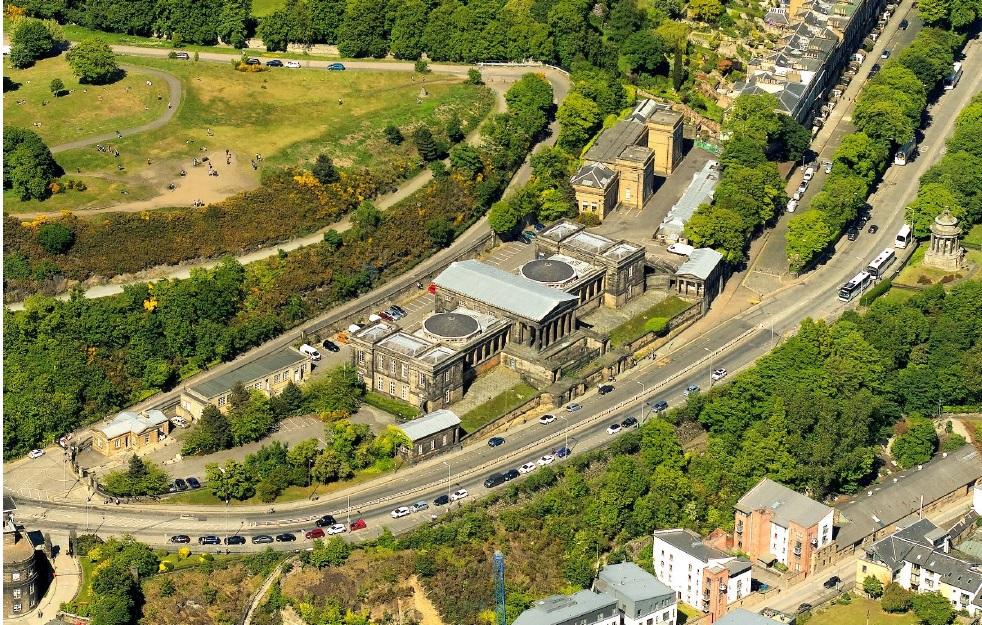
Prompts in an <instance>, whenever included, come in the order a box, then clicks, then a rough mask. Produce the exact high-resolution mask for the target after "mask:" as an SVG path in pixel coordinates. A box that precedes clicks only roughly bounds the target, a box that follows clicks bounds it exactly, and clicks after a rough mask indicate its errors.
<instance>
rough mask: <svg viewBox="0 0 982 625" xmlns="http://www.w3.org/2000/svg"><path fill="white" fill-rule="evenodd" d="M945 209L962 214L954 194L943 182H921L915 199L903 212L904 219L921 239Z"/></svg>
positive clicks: (956, 214)
mask: <svg viewBox="0 0 982 625" xmlns="http://www.w3.org/2000/svg"><path fill="white" fill-rule="evenodd" d="M946 210H947V211H950V212H951V214H952V215H954V216H955V217H961V216H962V215H963V214H964V211H963V210H962V207H961V206H960V205H959V204H958V200H956V199H955V196H954V194H953V193H952V192H951V191H949V190H948V188H947V187H945V186H944V185H943V184H940V183H937V182H932V183H928V184H921V186H920V188H919V189H918V190H917V199H915V200H914V201H913V202H911V203H910V205H909V206H907V210H906V211H905V212H904V221H905V222H906V223H908V224H910V227H911V229H912V230H913V231H914V236H915V237H918V238H921V239H923V238H925V237H927V236H929V235H930V234H931V224H933V223H934V218H935V217H937V216H938V215H940V214H941V213H943V212H944V211H946Z"/></svg>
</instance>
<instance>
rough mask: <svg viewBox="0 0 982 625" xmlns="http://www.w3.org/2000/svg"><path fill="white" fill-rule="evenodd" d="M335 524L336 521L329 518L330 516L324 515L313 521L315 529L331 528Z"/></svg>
mask: <svg viewBox="0 0 982 625" xmlns="http://www.w3.org/2000/svg"><path fill="white" fill-rule="evenodd" d="M335 523H337V521H335V520H334V517H333V516H331V515H330V514H325V515H324V516H322V517H321V518H319V519H317V520H316V521H314V525H316V526H317V527H331V526H332V525H334V524H335Z"/></svg>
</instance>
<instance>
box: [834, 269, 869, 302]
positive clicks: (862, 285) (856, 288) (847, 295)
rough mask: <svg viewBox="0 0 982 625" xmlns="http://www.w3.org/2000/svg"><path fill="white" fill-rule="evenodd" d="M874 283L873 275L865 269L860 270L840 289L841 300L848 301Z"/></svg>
mask: <svg viewBox="0 0 982 625" xmlns="http://www.w3.org/2000/svg"><path fill="white" fill-rule="evenodd" d="M872 283H873V276H871V275H869V273H867V272H865V271H860V272H859V273H857V274H856V275H855V276H854V277H853V279H852V280H850V281H849V282H846V283H845V284H843V285H842V287H841V288H840V289H839V300H840V301H843V302H848V301H849V300H851V299H852V298H854V297H856V296H857V295H859V294H861V293H862V292H863V291H865V290H866V289H867V288H869V285H870V284H872Z"/></svg>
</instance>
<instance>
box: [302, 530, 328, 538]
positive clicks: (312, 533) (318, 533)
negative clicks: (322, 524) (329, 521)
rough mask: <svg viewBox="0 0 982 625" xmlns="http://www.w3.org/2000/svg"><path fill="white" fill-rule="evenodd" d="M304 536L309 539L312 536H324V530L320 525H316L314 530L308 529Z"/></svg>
mask: <svg viewBox="0 0 982 625" xmlns="http://www.w3.org/2000/svg"><path fill="white" fill-rule="evenodd" d="M303 537H304V538H306V539H308V540H309V539H312V538H324V530H323V529H321V528H319V527H315V528H314V529H312V530H307V531H306V532H305V533H304V535H303Z"/></svg>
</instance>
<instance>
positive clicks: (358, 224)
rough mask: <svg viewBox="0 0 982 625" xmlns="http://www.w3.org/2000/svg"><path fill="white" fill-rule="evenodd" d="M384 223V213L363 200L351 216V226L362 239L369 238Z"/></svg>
mask: <svg viewBox="0 0 982 625" xmlns="http://www.w3.org/2000/svg"><path fill="white" fill-rule="evenodd" d="M381 223H382V211H380V210H379V209H377V208H376V207H375V204H373V203H371V202H369V201H368V200H363V201H362V203H361V204H359V205H358V208H356V209H355V212H353V213H352V214H351V224H352V225H353V226H354V227H355V230H356V232H358V234H359V235H360V236H361V237H365V236H368V235H369V234H371V233H372V232H374V231H375V229H376V228H378V227H379V224H381Z"/></svg>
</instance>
